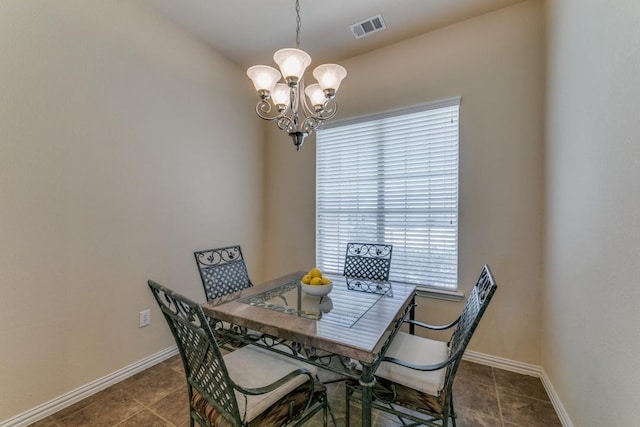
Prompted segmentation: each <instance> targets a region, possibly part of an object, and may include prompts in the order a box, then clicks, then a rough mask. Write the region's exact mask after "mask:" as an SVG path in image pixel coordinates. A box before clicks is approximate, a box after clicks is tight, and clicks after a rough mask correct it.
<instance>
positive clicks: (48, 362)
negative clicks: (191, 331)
mask: <svg viewBox="0 0 640 427" xmlns="http://www.w3.org/2000/svg"><path fill="white" fill-rule="evenodd" d="M0 58H1V60H0V61H1V64H2V65H1V66H0V99H1V100H2V101H1V103H0V134H1V135H2V138H1V139H0V205H1V210H0V242H2V251H1V252H0V286H1V289H2V294H1V295H2V310H0V342H1V343H2V344H1V350H0V420H4V419H7V418H10V417H12V416H14V415H16V414H19V413H22V412H23V411H26V410H28V409H30V408H33V407H35V406H37V405H38V404H41V403H43V402H46V401H48V400H50V399H53V398H55V397H58V396H60V395H62V394H64V393H66V392H68V391H71V390H73V389H75V388H77V387H80V386H83V385H85V384H87V383H89V382H91V381H93V380H95V379H98V378H100V377H102V376H104V375H107V374H110V373H112V372H114V371H116V370H118V369H120V368H122V367H124V366H127V365H129V364H132V363H134V362H136V361H139V360H141V359H143V358H145V357H147V356H149V355H151V354H154V353H156V352H158V351H160V350H163V349H165V348H167V347H169V346H171V345H173V339H172V337H171V336H170V334H169V331H168V328H167V326H166V324H165V323H164V320H163V319H162V317H161V314H160V312H159V310H158V309H157V308H156V307H157V306H156V304H155V302H154V301H153V299H152V296H151V293H150V292H149V289H148V287H147V285H146V280H147V279H150V278H153V279H155V280H157V281H159V282H161V283H164V284H166V285H168V286H171V287H173V288H175V289H177V290H179V291H181V292H183V293H185V294H187V295H189V296H191V297H192V298H196V299H202V300H203V299H204V294H203V292H202V285H201V283H200V280H199V277H198V274H197V271H196V268H195V261H194V259H193V251H194V250H198V249H206V248H210V247H215V246H218V245H225V244H232V243H236V242H237V243H240V244H242V246H243V249H244V252H245V254H246V256H247V259H248V260H250V261H249V262H248V264H249V270H250V273H251V274H252V275H253V276H257V277H260V276H261V274H262V271H261V269H262V265H261V262H260V255H261V249H262V231H261V230H262V225H263V224H262V219H261V216H262V215H261V206H262V204H263V199H262V178H263V160H262V159H263V152H262V145H263V144H262V140H263V128H262V124H261V123H260V122H259V120H254V119H255V115H254V113H253V106H254V102H255V100H254V99H253V93H252V92H251V91H250V90H247V91H244V92H243V91H238V90H237V88H238V87H245V86H246V84H247V82H246V77H245V76H244V71H243V70H240V69H238V68H237V67H236V66H234V65H232V64H231V63H230V62H228V61H227V60H225V59H224V58H222V57H221V56H219V55H218V54H216V53H214V52H212V51H211V50H210V49H208V48H207V47H205V45H204V44H202V43H200V42H199V41H197V40H196V39H194V38H193V37H192V36H189V35H188V34H187V33H186V32H184V31H183V30H180V29H178V28H177V27H176V26H174V25H173V24H170V23H169V22H167V21H166V20H164V19H163V18H160V17H159V16H157V15H156V14H154V13H153V12H152V11H150V10H147V9H146V8H145V6H144V5H143V4H142V3H141V2H132V1H129V2H123V1H120V2H114V1H107V0H103V1H91V2H85V1H81V0H75V1H74V0H58V1H55V2H50V1H46V0H39V1H37V0H32V1H22V0H3V1H2V2H0ZM245 93H246V97H245V96H244V95H240V96H239V94H245ZM249 119H250V120H249ZM146 308H151V309H152V315H151V319H152V324H151V325H150V326H149V327H146V328H142V329H139V328H138V312H139V311H140V310H143V309H146Z"/></svg>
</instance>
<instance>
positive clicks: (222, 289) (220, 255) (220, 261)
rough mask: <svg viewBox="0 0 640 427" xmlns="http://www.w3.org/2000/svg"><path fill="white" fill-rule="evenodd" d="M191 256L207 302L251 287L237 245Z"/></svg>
mask: <svg viewBox="0 0 640 427" xmlns="http://www.w3.org/2000/svg"><path fill="white" fill-rule="evenodd" d="M193 254H194V256H195V257H196V264H197V265H198V271H199V272H200V279H202V286H204V293H205V295H206V297H207V301H211V300H214V299H216V298H219V297H222V296H225V295H228V294H230V293H233V292H237V291H240V290H242V289H246V288H249V287H251V286H253V283H251V279H249V273H248V272H247V266H246V264H245V262H244V258H243V256H242V249H241V248H240V246H239V245H236V246H227V247H224V248H217V249H207V250H204V251H198V252H194V253H193Z"/></svg>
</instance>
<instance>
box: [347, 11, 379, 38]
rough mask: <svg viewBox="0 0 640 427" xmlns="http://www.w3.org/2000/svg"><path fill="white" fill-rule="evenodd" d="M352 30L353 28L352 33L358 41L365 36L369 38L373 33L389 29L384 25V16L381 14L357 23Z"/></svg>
mask: <svg viewBox="0 0 640 427" xmlns="http://www.w3.org/2000/svg"><path fill="white" fill-rule="evenodd" d="M350 28H351V32H352V33H353V35H354V36H355V38H357V39H359V38H362V37H365V36H369V35H371V34H373V33H377V32H378V31H382V30H386V29H387V27H386V26H385V25H384V20H383V19H382V15H380V14H378V15H376V16H374V17H373V18H369V19H366V20H364V21H361V22H358V23H355V24H353V25H352V26H351V27H350Z"/></svg>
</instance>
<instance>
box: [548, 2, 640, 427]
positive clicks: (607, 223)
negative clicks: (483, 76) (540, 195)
mask: <svg viewBox="0 0 640 427" xmlns="http://www.w3.org/2000/svg"><path fill="white" fill-rule="evenodd" d="M546 4H547V7H548V10H547V20H548V89H547V93H548V109H547V129H548V130H547V148H546V151H547V153H548V154H547V156H548V162H547V163H548V165H547V171H546V174H547V177H548V178H547V183H548V185H547V188H546V193H547V205H548V209H547V227H546V228H547V230H546V248H545V254H546V258H545V261H546V266H547V268H546V280H545V284H546V286H545V287H544V292H543V304H542V305H543V307H544V310H543V319H544V320H545V323H544V331H545V332H544V334H543V359H542V365H543V367H544V369H545V371H546V372H547V374H548V376H549V378H550V379H551V382H552V383H553V385H554V387H555V389H556V391H557V393H558V395H559V397H560V399H561V400H562V403H563V405H564V406H565V408H566V410H567V413H568V414H569V416H570V417H571V420H572V422H573V424H574V425H576V426H601V425H602V426H604V425H606V426H637V425H640V406H638V402H640V340H639V338H640V326H638V325H639V324H640V308H639V301H640V286H639V283H638V280H639V278H640V162H639V160H638V159H640V121H639V120H638V111H640V102H639V101H638V100H639V99H640V79H639V76H640V26H639V25H638V22H640V3H638V2H637V1H633V0H627V1H617V2H611V3H607V2H602V1H599V0H587V1H585V0H562V1H548V2H547V3H546Z"/></svg>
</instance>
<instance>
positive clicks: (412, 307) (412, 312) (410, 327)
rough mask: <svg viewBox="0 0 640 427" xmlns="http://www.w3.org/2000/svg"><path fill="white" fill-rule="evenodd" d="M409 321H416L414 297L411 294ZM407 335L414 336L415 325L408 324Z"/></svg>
mask: <svg viewBox="0 0 640 427" xmlns="http://www.w3.org/2000/svg"><path fill="white" fill-rule="evenodd" d="M409 320H416V295H415V293H414V294H413V297H412V298H411V311H409ZM409 333H410V334H411V335H415V334H416V325H414V324H413V323H409Z"/></svg>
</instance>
